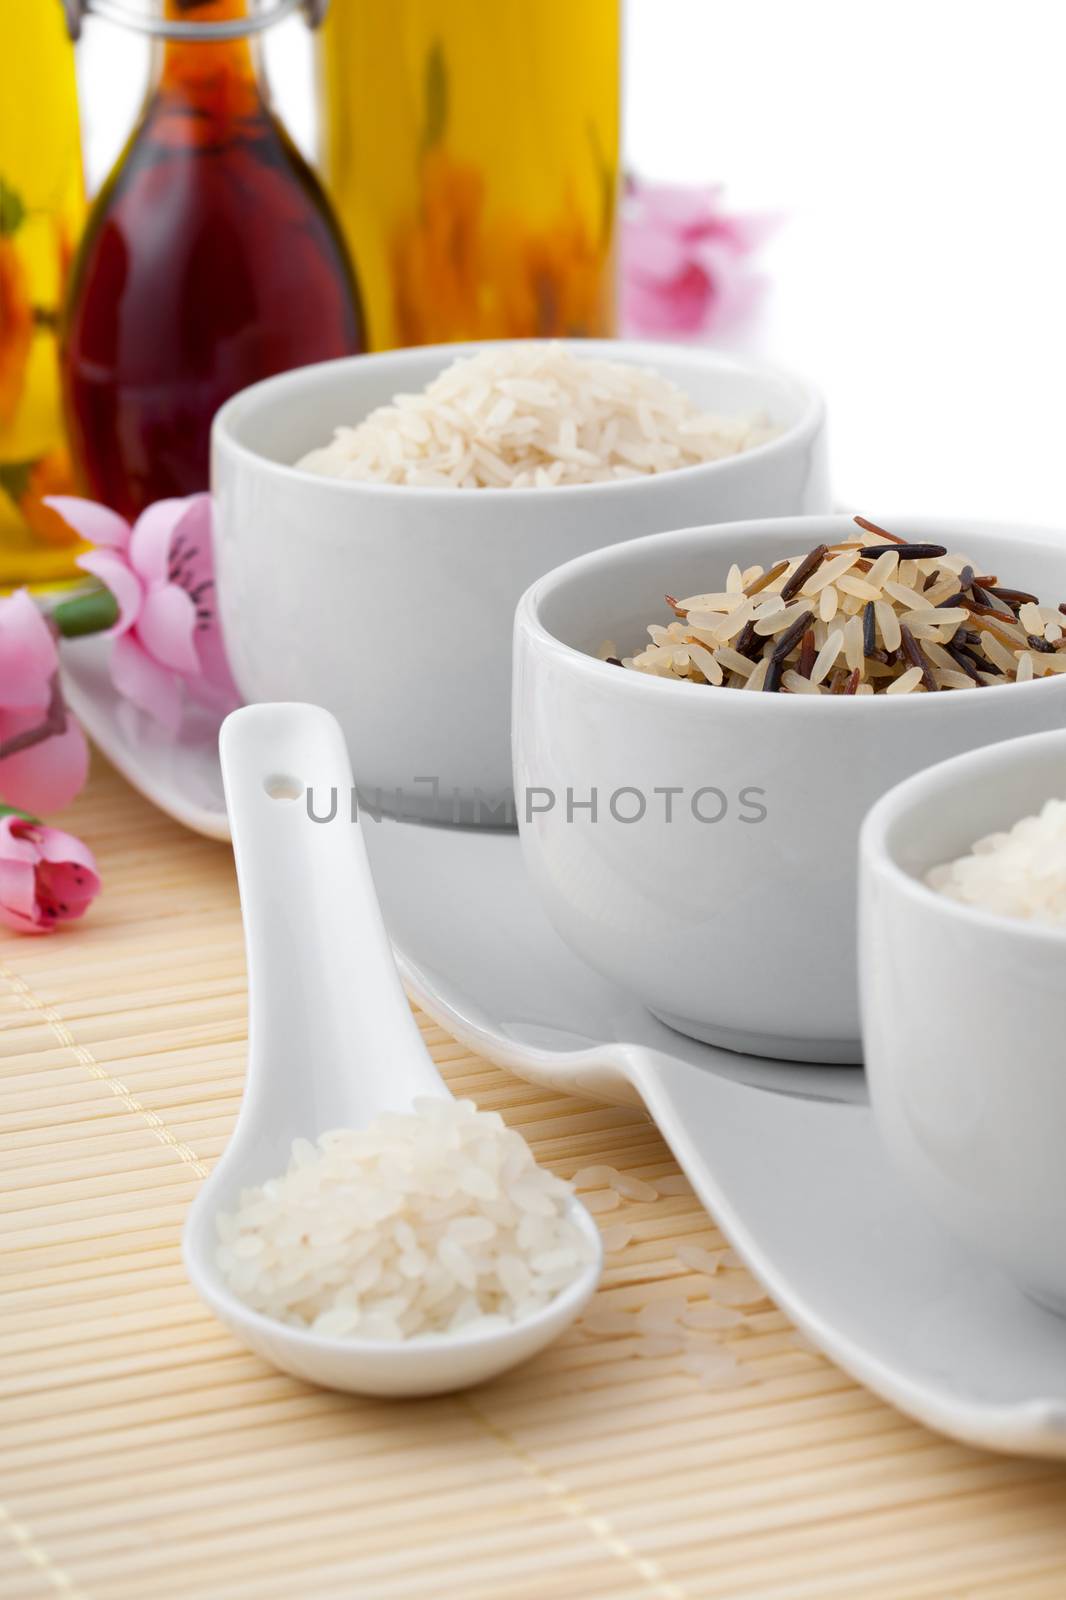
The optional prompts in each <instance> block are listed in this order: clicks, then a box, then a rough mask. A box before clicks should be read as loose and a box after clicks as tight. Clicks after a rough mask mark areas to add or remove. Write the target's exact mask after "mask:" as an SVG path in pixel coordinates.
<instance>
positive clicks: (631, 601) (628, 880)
mask: <svg viewBox="0 0 1066 1600" xmlns="http://www.w3.org/2000/svg"><path fill="white" fill-rule="evenodd" d="M884 520H885V525H886V526H887V527H888V528H889V529H891V531H893V532H896V533H899V534H901V535H903V536H905V537H908V538H911V539H920V540H934V541H936V542H937V543H942V544H946V545H947V546H948V548H949V549H952V550H963V551H966V552H967V553H969V554H970V555H971V556H972V557H973V559H974V560H975V561H976V562H977V563H978V564H979V570H981V569H983V570H984V571H986V572H988V571H994V572H997V573H998V575H999V576H1000V577H1001V578H1002V580H1003V582H1004V583H1005V584H1013V585H1015V586H1023V587H1026V588H1032V589H1033V590H1034V591H1035V592H1038V593H1040V594H1041V595H1042V596H1047V598H1048V599H1049V600H1050V599H1057V598H1058V597H1059V596H1060V595H1063V594H1066V538H1064V537H1063V535H1062V534H1061V533H1059V532H1051V531H1039V530H1028V531H1020V530H1019V529H1018V528H1016V527H1015V526H1012V525H1011V524H1007V523H1001V524H995V523H969V522H966V521H965V520H959V521H951V522H948V521H938V520H935V519H931V518H928V517H889V518H886V519H884ZM854 532H855V527H854V524H853V522H852V521H851V519H850V518H848V517H844V516H835V517H807V518H802V519H800V518H796V519H781V520H777V521H770V522H747V523H734V524H731V525H727V526H724V527H714V528H688V529H684V530H681V531H679V532H676V533H668V534H661V535H659V536H658V537H657V538H653V539H639V540H635V541H633V542H632V543H629V544H625V545H618V546H615V547H614V548H613V549H610V550H602V551H598V552H596V553H595V554H593V555H589V556H584V557H582V558H581V560H579V561H573V562H570V563H569V564H568V565H567V566H565V567H561V568H560V569H559V570H558V571H556V572H553V573H550V574H549V575H548V576H547V577H545V578H543V579H541V580H540V582H538V583H536V584H535V585H534V586H533V587H532V588H531V589H530V591H529V592H528V593H527V594H526V595H525V596H524V597H523V599H522V602H521V604H520V606H519V608H518V613H517V617H516V624H515V714H514V724H515V730H514V750H515V790H516V794H517V797H518V813H519V827H520V829H521V833H522V843H523V847H524V854H525V859H526V863H527V867H528V870H529V873H530V877H531V880H532V882H533V884H534V885H535V887H536V890H537V892H538V894H539V895H540V898H541V900H542V901H543V903H544V905H545V907H546V909H547V911H548V914H549V916H550V917H551V920H552V922H553V923H554V925H555V927H556V929H557V930H558V932H559V933H560V934H561V935H562V937H563V938H564V939H565V940H566V941H567V943H568V944H569V945H570V946H571V947H572V948H573V949H574V950H576V951H577V952H578V954H579V955H581V956H582V957H583V958H584V959H585V960H586V961H587V962H588V963H589V965H590V966H593V967H595V968H596V969H597V970H598V971H600V972H602V973H604V974H605V975H606V976H607V977H609V978H611V979H612V980H613V981H614V982H615V983H620V984H623V985H624V986H625V987H626V988H627V989H629V990H631V991H632V993H634V994H635V995H637V996H638V997H639V998H640V999H641V1000H642V1001H643V1002H644V1004H645V1005H646V1006H647V1007H648V1008H649V1009H650V1010H651V1011H653V1012H654V1013H655V1014H656V1015H657V1016H659V1017H660V1018H661V1019H662V1020H663V1021H664V1022H666V1023H668V1024H669V1025H670V1026H671V1027H674V1028H677V1029H678V1030H679V1031H680V1032H682V1033H686V1034H690V1035H692V1036H693V1037H695V1038H698V1039H703V1040H706V1041H708V1042H709V1043H711V1044H718V1045H722V1046H724V1047H726V1048H727V1049H731V1050H742V1051H747V1052H750V1053H753V1054H757V1055H770V1056H779V1057H783V1058H785V1059H789V1060H799V1061H819V1062H856V1061H859V1060H860V1059H861V1046H860V1042H859V1032H860V1029H859V1006H858V984H857V973H856V957H855V902H856V886H857V865H858V860H857V845H858V834H859V825H860V823H861V821H862V818H863V816H864V815H865V813H866V811H867V810H868V809H869V807H870V805H871V804H872V803H873V802H874V801H875V800H876V799H877V798H878V797H879V796H880V795H882V794H883V793H884V792H885V790H886V789H888V788H890V787H891V786H892V785H893V784H895V783H898V782H899V781H900V779H902V778H905V777H907V776H909V774H911V773H913V772H916V771H919V770H920V769H921V768H922V767H926V766H929V765H930V764H931V763H933V762H935V761H939V760H940V759H942V758H943V757H944V756H948V755H955V754H957V753H958V752H960V751H963V750H968V749H973V748H976V747H977V746H980V745H984V744H992V743H995V742H996V741H997V740H1001V739H1008V738H1012V737H1014V736H1016V735H1018V734H1024V733H1032V732H1037V731H1042V730H1045V729H1048V728H1054V727H1060V726H1062V725H1063V724H1064V723H1066V675H1064V676H1062V677H1057V678H1053V679H1044V680H1040V681H1035V682H1032V683H1021V684H1011V685H1009V686H1004V687H1001V688H985V689H971V690H966V689H960V690H949V691H945V692H944V693H942V694H935V695H900V696H884V695H878V696H867V697H849V698H829V697H819V696H813V695H812V696H805V695H777V694H750V693H747V692H746V691H744V690H737V689H710V688H707V687H705V686H697V685H695V684H691V683H678V682H670V681H667V680H665V679H661V678H655V677H651V676H648V675H647V674H644V673H639V672H628V671H624V670H622V669H621V668H619V667H616V666H611V665H609V664H607V663H606V662H603V661H600V660H597V659H596V658H595V652H596V650H597V649H598V647H599V646H600V644H601V642H602V641H604V640H605V639H611V640H613V641H614V642H615V645H616V647H617V648H618V649H619V650H620V651H621V652H622V653H623V654H627V653H629V652H630V651H631V650H633V649H634V648H635V647H637V646H638V645H639V643H640V641H641V640H642V638H643V637H644V629H645V625H646V624H647V623H649V622H654V621H663V620H666V607H665V604H664V600H663V596H664V594H693V593H697V592H702V591H705V590H713V589H716V588H718V587H719V586H720V585H722V584H723V583H724V580H725V577H726V573H727V572H728V569H729V566H730V564H731V563H732V562H733V561H737V562H739V563H740V565H741V566H742V567H743V566H746V565H749V564H751V563H754V562H759V563H761V564H762V565H763V566H769V565H770V564H771V562H772V561H774V560H775V559H777V558H779V557H781V556H785V555H795V554H797V553H798V552H801V551H805V550H808V549H810V548H811V547H812V546H813V545H816V544H818V543H820V542H823V541H824V542H826V543H830V544H832V543H836V542H838V541H840V540H843V539H847V538H849V537H851V536H852V535H853V534H854ZM667 790H673V797H672V800H671V799H670V797H669V796H668V795H667V793H666V791H667ZM627 791H628V792H627ZM593 792H595V795H596V797H597V806H598V810H597V815H596V817H595V819H593V817H592V814H591V812H590V810H589V809H588V804H589V801H590V799H591V796H592V794H593ZM549 797H550V803H549ZM615 797H617V799H616V798H615ZM612 800H614V801H615V805H614V812H617V813H618V815H615V814H614V812H613V811H612ZM641 800H643V802H644V808H645V809H644V813H643V815H642V816H641V817H640V820H637V821H634V820H632V819H633V818H634V817H635V816H636V815H637V813H638V811H639V810H640V805H641ZM668 803H669V804H670V805H671V819H670V820H669V821H667V818H666V807H667V804H668ZM723 806H724V812H723ZM697 813H698V815H697Z"/></svg>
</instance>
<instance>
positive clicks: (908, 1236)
mask: <svg viewBox="0 0 1066 1600" xmlns="http://www.w3.org/2000/svg"><path fill="white" fill-rule="evenodd" d="M64 657H65V666H66V682H67V688H68V692H69V696H70V702H71V705H72V707H73V708H74V710H75V712H76V713H77V715H78V716H79V717H80V718H81V719H82V721H83V723H84V725H85V727H86V729H87V730H88V732H89V733H90V734H91V735H92V737H93V738H94V739H96V741H97V743H98V744H99V745H100V746H101V747H102V749H103V750H104V752H105V753H106V754H107V755H108V756H109V757H110V758H111V760H112V761H113V762H114V763H115V765H116V766H118V767H119V769H120V770H121V771H122V772H123V773H124V774H125V776H126V777H127V778H129V780H130V781H131V782H132V783H133V784H134V785H135V786H136V787H137V788H139V789H140V790H141V791H142V793H144V794H145V795H147V796H148V798H149V799H151V800H153V801H154V802H155V803H156V804H157V805H160V806H162V808H163V809H164V810H166V811H168V812H169V813H170V814H171V815H172V816H174V817H175V818H176V819H177V820H178V821H180V822H183V823H185V824H186V825H187V826H189V827H193V828H197V829H198V830H199V831H200V832H202V833H206V834H208V835H209V836H210V837H212V838H225V837H226V836H227V826H226V817H225V811H224V809H223V806H222V791H221V779H220V776H219V771H218V761H217V755H216V753H215V748H214V743H213V739H212V738H211V736H210V733H209V732H208V731H205V727H204V726H199V727H197V726H192V727H190V729H189V731H188V733H187V735H186V737H185V738H184V739H183V741H182V744H181V745H180V746H179V748H178V749H177V750H173V749H168V748H167V747H166V746H165V745H163V744H162V743H161V742H158V741H155V740H153V739H152V737H151V735H150V732H147V731H146V730H144V729H143V728H138V727H137V726H136V725H135V724H132V723H131V724H129V725H128V726H127V724H126V722H125V721H124V720H123V718H121V717H120V716H119V715H118V713H117V708H116V706H115V703H114V697H113V695H112V694H111V691H110V687H109V684H108V680H107V675H106V670H105V669H104V667H103V656H102V650H101V646H100V645H99V643H98V642H97V641H91V640H87V641H84V642H79V643H77V644H73V645H68V646H66V647H65V649H64ZM330 826H340V827H342V826H344V824H343V822H337V823H333V824H330ZM364 828H365V835H366V841H367V848H368V850H369V852H370V857H371V863H372V866H373V869H374V876H375V881H376V883H377V888H378V893H379V895H380V897H381V903H382V909H383V911H384V915H385V920H386V923H387V924H388V926H389V929H390V931H391V933H392V935H393V939H394V942H395V945H396V949H397V954H398V957H399V960H400V964H401V967H402V970H403V973H404V977H405V980H406V983H407V986H408V988H409V990H410V992H411V993H412V995H413V996H414V997H415V998H416V999H417V1000H418V1002H419V1004H421V1005H422V1006H423V1007H424V1009H425V1010H426V1011H427V1012H428V1013H429V1014H430V1015H431V1016H432V1017H433V1018H434V1019H435V1020H436V1021H438V1022H440V1023H441V1025H442V1026H444V1027H445V1028H447V1029H448V1030H449V1031H450V1032H451V1033H453V1034H454V1035H455V1036H456V1037H457V1038H459V1039H461V1040H462V1041H463V1042H464V1043H465V1044H467V1045H469V1046H470V1047H471V1048H472V1049H474V1050H477V1051H479V1052H480V1053H481V1054H482V1055H485V1056H486V1057H488V1058H489V1059H490V1060H492V1061H496V1062H499V1063H500V1064H501V1065H504V1066H508V1067H510V1068H512V1069H513V1070H514V1071H515V1072H517V1073H519V1074H520V1075H521V1076H523V1077H525V1078H529V1079H531V1080H533V1081H534V1082H537V1083H544V1084H547V1085H550V1086H551V1087H553V1088H558V1089H561V1090H567V1091H570V1092H579V1093H586V1094H589V1095H593V1096H598V1097H600V1098H602V1099H605V1100H613V1101H624V1102H632V1101H635V1100H638V1099H643V1101H644V1102H645V1103H646V1105H647V1107H648V1109H649V1111H650V1112H651V1115H652V1116H653V1117H654V1118H655V1121H656V1122H657V1123H658V1125H659V1127H660V1129H661V1130H662V1133H663V1135H664V1137H665V1138H666V1139H667V1140H668V1142H669V1144H670V1145H671V1147H672V1149H673V1151H674V1153H675V1155H676V1156H677V1158H678V1160H679V1162H680V1163H681V1165H682V1166H683V1167H684V1169H685V1171H686V1172H687V1174H688V1176H689V1178H690V1180H691V1181H692V1183H693V1185H694V1186H695V1188H696V1190H697V1192H698V1194H699V1196H700V1198H701V1200H702V1201H703V1203H704V1204H705V1205H706V1206H707V1208H708V1210H709V1211H710V1212H711V1213H712V1214H713V1215H714V1217H715V1218H716V1220H717V1221H718V1222H719V1223H720V1224H721V1226H722V1228H723V1229H724V1231H725V1232H726V1233H727V1234H728V1236H729V1237H730V1239H731V1240H732V1242H733V1244H734V1245H735V1246H736V1248H737V1249H738V1250H739V1251H740V1253H741V1254H742V1255H743V1256H744V1257H745V1259H746V1260H747V1262H748V1264H749V1266H750V1267H751V1269H752V1271H753V1272H754V1273H755V1274H756V1276H757V1277H758V1278H759V1279H760V1280H761V1281H762V1282H763V1283H764V1284H765V1286H766V1288H767V1289H768V1291H769V1292H770V1294H771V1295H772V1296H773V1297H774V1299H775V1300H776V1301H777V1303H778V1304H779V1305H780V1306H781V1307H782V1308H783V1309H784V1310H785V1311H786V1312H788V1314H789V1315H790V1316H791V1317H792V1318H793V1319H794V1320H795V1322H796V1323H797V1324H798V1325H799V1326H800V1327H801V1328H802V1329H803V1330H804V1332H805V1333H806V1334H807V1335H808V1336H809V1337H810V1338H811V1339H812V1340H813V1342H814V1343H816V1344H817V1345H818V1346H820V1348H822V1349H823V1350H825V1351H826V1352H827V1353H828V1354H829V1355H830V1356H832V1358H833V1359H834V1360H835V1361H837V1362H838V1363H839V1365H840V1366H841V1367H843V1368H844V1369H845V1370H846V1371H848V1372H850V1373H852V1374H853V1375H854V1376H855V1377H856V1378H858V1379H859V1380H860V1381H861V1382H863V1383H865V1384H867V1385H868V1386H869V1387H870V1388H871V1389H873V1390H874V1391H876V1392H877V1393H878V1394H880V1395H883V1396H884V1397H885V1399H887V1400H890V1401H892V1402H893V1403H894V1404H896V1405H898V1406H899V1407H900V1408H901V1409H902V1410H904V1411H907V1412H909V1413H910V1414H911V1415H913V1416H915V1417H918V1418H919V1419H920V1420H921V1421H923V1422H926V1423H928V1424H929V1425H930V1426H931V1427H935V1428H939V1429H941V1430H942V1431H943V1432H945V1433H949V1434H953V1435H954V1436H955V1437H957V1438H960V1439H964V1440H966V1441H968V1442H970V1443H972V1444H978V1445H985V1446H988V1447H990V1448H993V1449H999V1450H1009V1451H1017V1452H1021V1453H1026V1454H1037V1455H1048V1456H1063V1457H1066V1323H1064V1322H1063V1321H1062V1320H1060V1319H1059V1318H1057V1317H1055V1316H1053V1315H1051V1314H1050V1313H1049V1312H1046V1311H1043V1310H1041V1309H1040V1308H1039V1307H1038V1306H1036V1305H1034V1304H1032V1303H1031V1302H1030V1301H1028V1300H1026V1299H1025V1298H1024V1297H1023V1296H1022V1295H1021V1294H1019V1293H1018V1291H1017V1290H1015V1289H1014V1288H1013V1287H1012V1285H1011V1284H1010V1283H1008V1282H1007V1280H1006V1279H1005V1278H1003V1277H1001V1276H1000V1274H999V1273H998V1272H996V1271H995V1270H994V1269H993V1268H991V1267H989V1266H986V1265H985V1264H984V1262H983V1261H981V1260H979V1259H977V1258H976V1257H973V1256H971V1255H970V1254H969V1253H968V1252H967V1251H966V1250H965V1249H964V1248H963V1247H962V1246H961V1245H959V1244H957V1243H956V1241H955V1240H954V1239H953V1238H952V1237H951V1236H950V1235H949V1234H947V1233H945V1232H944V1231H943V1230H942V1229H941V1228H940V1227H939V1226H938V1225H937V1224H936V1223H935V1222H934V1221H933V1220H931V1219H930V1218H929V1217H928V1216H927V1215H926V1213H925V1212H924V1211H922V1210H921V1209H920V1207H919V1206H918V1205H917V1203H915V1202H914V1201H912V1200H911V1198H910V1195H909V1193H908V1192H907V1191H906V1190H905V1189H904V1188H903V1187H902V1186H901V1185H900V1183H899V1182H898V1180H897V1178H896V1176H895V1174H894V1172H893V1171H892V1169H890V1167H889V1165H888V1162H887V1159H886V1158H885V1156H884V1154H883V1153H882V1150H881V1147H880V1144H879V1142H878V1139H877V1135H876V1132H875V1129H874V1125H873V1119H872V1116H871V1113H870V1111H869V1109H868V1107H867V1104H866V1097H865V1091H864V1086H863V1081H862V1075H861V1073H860V1072H858V1071H857V1070H856V1069H853V1068H843V1067H807V1066H792V1065H785V1064H782V1063H778V1062H770V1061H761V1060H759V1059H757V1058H755V1057H746V1056H738V1055H731V1054H729V1053H728V1052H725V1051H720V1050H716V1049H714V1048H712V1047H711V1046H709V1045H701V1044H697V1043H695V1042H693V1041H691V1040H687V1039H684V1038H682V1037H681V1036H680V1035H679V1034H675V1033H672V1032H671V1031H670V1030H669V1029H668V1028H666V1027H664V1026H663V1025H662V1024H661V1023H659V1022H656V1021H655V1020H654V1019H653V1018H652V1017H651V1016H650V1015H649V1014H648V1013H647V1012H645V1011H644V1010H643V1009H642V1008H641V1007H640V1006H639V1005H638V1004H636V1003H635V1002H634V1001H633V1000H632V999H631V998H630V997H629V996H627V995H626V994H625V993H624V992H622V991H621V990H619V989H617V988H615V987H614V986H613V985H612V984H610V983H608V982H606V981H605V980H604V979H601V978H599V977H597V976H596V974H595V973H593V972H591V971H590V970H589V969H588V968H587V967H584V966H583V965H582V964H581V963H580V962H579V961H578V960H577V959H576V958H575V957H574V956H572V955H571V954H570V953H569V951H568V950H567V949H566V948H565V946H564V945H563V944H562V943H561V941H560V940H559V939H558V937H557V936H556V934H555V933H554V932H553V930H552V928H551V927H550V926H549V924H548V922H547V920H546V918H545V917H544V914H543V913H542V911H541V909H540V907H539V905H538V904H537V903H536V902H535V900H534V899H533V896H532V894H531V892H530V889H529V886H528V884H527V882H526V878H525V874H524V871H523V866H522V859H521V854H520V849H519V845H518V840H517V837H516V836H514V835H512V834H506V833H497V832H489V831H478V830H465V829H453V828H433V827H420V826H418V825H417V824H413V823H395V822H391V823H390V822H380V823H375V822H373V821H372V820H368V819H366V818H365V817H364Z"/></svg>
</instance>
